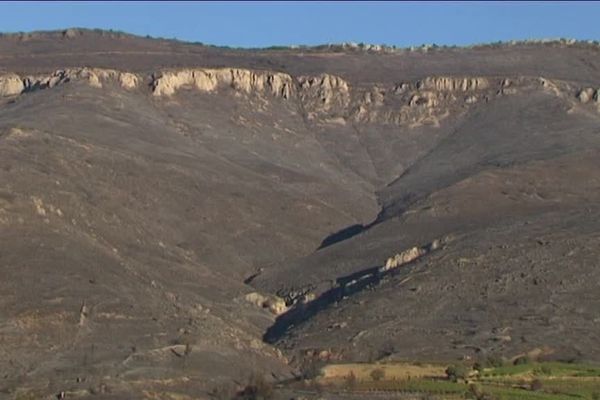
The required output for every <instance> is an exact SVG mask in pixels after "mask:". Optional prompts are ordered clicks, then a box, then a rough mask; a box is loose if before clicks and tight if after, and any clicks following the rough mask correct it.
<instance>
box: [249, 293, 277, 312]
mask: <svg viewBox="0 0 600 400" xmlns="http://www.w3.org/2000/svg"><path fill="white" fill-rule="evenodd" d="M245 300H246V301H247V302H249V303H251V304H254V305H255V306H257V307H260V308H266V309H268V310H269V311H270V312H271V313H272V314H274V315H281V314H283V313H285V312H286V311H287V310H288V307H287V305H286V304H285V300H283V299H282V298H280V297H277V296H274V295H263V294H260V293H258V292H252V293H248V294H247V295H246V296H245Z"/></svg>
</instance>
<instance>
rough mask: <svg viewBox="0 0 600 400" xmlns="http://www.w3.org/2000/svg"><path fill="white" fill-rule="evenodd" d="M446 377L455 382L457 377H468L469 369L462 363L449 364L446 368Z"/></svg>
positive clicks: (464, 378) (463, 378)
mask: <svg viewBox="0 0 600 400" xmlns="http://www.w3.org/2000/svg"><path fill="white" fill-rule="evenodd" d="M446 377H447V378H448V379H449V380H451V381H453V382H457V381H458V380H459V379H462V380H466V379H467V378H468V377H469V369H468V368H467V367H465V366H464V365H460V364H459V365H450V366H449V367H448V368H446Z"/></svg>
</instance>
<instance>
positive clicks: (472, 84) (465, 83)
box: [417, 77, 490, 92]
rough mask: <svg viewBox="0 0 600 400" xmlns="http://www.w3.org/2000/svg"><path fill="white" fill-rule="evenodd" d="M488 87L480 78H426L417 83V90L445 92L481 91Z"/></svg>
mask: <svg viewBox="0 0 600 400" xmlns="http://www.w3.org/2000/svg"><path fill="white" fill-rule="evenodd" d="M489 86H490V83H489V81H488V80H487V79H486V78H481V77H470V78H469V77H467V78H452V77H428V78H425V79H423V80H422V81H419V82H418V83H417V87H418V88H419V89H425V90H437V91H446V92H454V91H460V92H468V91H474V90H483V89H487V88H489Z"/></svg>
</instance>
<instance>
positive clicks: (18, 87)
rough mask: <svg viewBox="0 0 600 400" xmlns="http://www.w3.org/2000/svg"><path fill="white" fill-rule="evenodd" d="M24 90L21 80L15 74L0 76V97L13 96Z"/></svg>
mask: <svg viewBox="0 0 600 400" xmlns="http://www.w3.org/2000/svg"><path fill="white" fill-rule="evenodd" d="M23 89H25V85H24V84H23V80H22V79H21V78H20V77H19V76H18V75H16V74H9V75H4V76H0V96H2V97H5V96H14V95H17V94H20V93H21V92H23Z"/></svg>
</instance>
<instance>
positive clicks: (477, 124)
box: [0, 31, 600, 399]
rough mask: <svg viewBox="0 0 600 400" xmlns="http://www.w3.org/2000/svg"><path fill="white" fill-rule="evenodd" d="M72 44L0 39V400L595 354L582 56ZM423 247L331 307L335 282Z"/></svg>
mask: <svg viewBox="0 0 600 400" xmlns="http://www.w3.org/2000/svg"><path fill="white" fill-rule="evenodd" d="M67 36H68V37H63V35H62V34H55V33H51V34H48V33H46V34H38V35H32V36H30V37H26V38H21V39H19V37H1V38H0V53H1V54H0V71H2V73H0V88H1V91H3V93H4V94H6V96H4V97H3V98H2V100H1V105H0V237H1V241H0V267H1V268H2V280H1V281H0V290H1V293H3V294H5V295H3V296H2V297H0V351H1V352H2V358H1V361H0V369H1V370H2V371H3V372H4V371H7V372H4V373H3V375H2V376H0V394H2V395H8V396H10V397H16V396H17V395H24V394H28V395H30V396H33V397H38V398H44V396H45V397H51V396H53V395H55V394H56V393H57V392H58V391H61V390H65V391H67V393H69V394H70V395H75V394H77V395H80V396H83V397H85V396H92V395H93V394H94V393H96V392H98V391H104V392H110V393H106V396H108V397H112V398H119V396H120V397H121V398H127V399H128V398H132V397H133V398H136V396H137V397H141V396H147V397H152V396H158V397H160V396H163V397H168V396H171V395H173V396H177V395H184V394H187V395H192V396H198V395H199V394H200V395H201V396H202V395H207V393H208V392H209V391H210V390H212V389H213V388H214V387H215V386H216V385H218V384H220V383H222V382H233V383H234V384H235V385H237V386H239V385H241V384H242V382H243V380H244V379H245V378H246V377H247V375H248V373H249V371H251V370H257V371H259V372H261V373H265V374H267V376H270V377H273V378H274V379H279V378H283V377H286V376H289V374H290V372H291V370H292V369H293V368H294V367H295V364H294V363H291V365H290V363H289V361H290V360H289V359H290V358H291V357H295V356H297V355H298V354H302V352H303V350H304V349H307V348H319V349H322V348H327V349H331V350H332V351H333V352H338V353H340V352H341V353H343V354H344V357H345V358H346V359H361V358H363V357H364V356H365V355H366V354H368V353H369V352H372V351H377V350H380V349H388V350H389V349H390V348H393V349H394V353H395V356H396V357H413V358H451V357H455V356H461V355H465V354H470V352H472V349H473V348H474V347H476V348H480V349H481V351H502V352H505V353H506V354H507V355H509V354H513V353H515V352H519V351H523V350H527V349H529V348H531V347H536V346H549V347H551V348H553V349H554V350H555V352H556V353H555V354H557V355H559V356H565V355H572V354H578V352H580V351H582V350H581V348H582V347H583V348H586V346H587V345H588V343H591V341H590V342H586V340H588V339H587V337H586V338H585V339H584V338H583V334H582V332H584V331H586V330H589V329H592V327H593V326H594V325H593V324H595V323H596V322H595V320H594V319H593V318H591V311H590V310H593V309H594V307H596V306H597V305H596V300H595V297H594V296H593V290H594V289H595V282H597V279H595V278H594V277H596V275H597V272H596V271H597V269H596V268H595V264H594V263H593V260H594V257H595V256H596V254H597V253H595V250H594V248H595V247H594V246H595V244H596V241H595V240H596V239H595V238H596V237H597V234H596V233H597V225H596V223H595V221H596V220H597V219H596V218H594V217H595V216H596V212H597V210H596V207H595V204H596V203H597V200H598V199H597V197H598V193H599V192H598V182H597V180H596V177H595V174H594V172H595V171H596V170H597V167H598V165H597V162H596V160H597V159H598V158H597V151H598V148H599V146H600V140H599V139H598V138H599V136H598V125H599V124H598V122H599V115H600V114H598V110H597V108H598V107H597V105H598V92H597V90H596V89H593V88H597V84H595V83H596V82H598V81H599V79H600V76H598V74H599V72H598V71H597V70H596V65H598V62H599V61H598V49H597V47H594V46H590V45H583V44H574V45H567V44H564V43H563V44H558V43H555V44H546V45H533V44H530V45H515V46H501V47H481V48H474V49H437V50H431V51H429V52H419V51H417V52H409V51H403V52H399V53H397V54H380V53H363V52H356V51H346V52H334V51H326V50H285V51H249V50H248V51H238V50H226V49H216V48H210V47H205V46H199V45H190V44H185V43H177V42H170V41H161V40H150V39H143V38H138V37H133V36H123V35H121V36H119V35H116V36H115V35H109V34H106V33H104V34H101V33H98V32H96V33H94V32H87V31H85V32H75V34H74V35H67ZM85 66H87V67H93V68H82V67H85ZM217 66H224V67H226V68H224V69H207V67H217ZM67 67H76V68H74V69H72V70H68V69H67ZM100 67H103V68H108V67H110V68H115V69H117V70H119V71H121V72H125V73H134V74H137V75H128V76H127V77H128V79H130V80H129V81H128V82H129V83H132V84H131V85H128V84H124V83H123V82H121V81H120V79H121V78H123V75H122V73H121V72H119V71H105V70H98V69H94V68H100ZM166 67H169V68H168V69H169V71H165V70H164V69H165V68H166ZM183 67H189V68H183ZM244 68H251V70H247V69H244ZM253 68H256V69H257V70H255V69H253ZM56 69H60V70H61V71H58V72H56V71H55V70H56ZM65 69H67V70H65ZM277 71H279V72H281V71H283V72H287V73H290V74H291V75H285V74H277V73H276V72H277ZM12 73H18V74H20V76H16V75H13V74H12ZM34 73H35V74H38V73H39V74H40V75H43V76H30V75H31V74H34ZM327 74H330V75H327ZM331 74H333V75H331ZM305 75H311V76H305ZM313 75H314V76H313ZM335 75H341V77H338V76H335ZM541 75H543V76H544V78H545V79H542V78H541V77H540V76H541ZM286 85H287V86H286ZM585 87H591V88H592V89H590V90H591V91H590V93H591V94H590V95H589V96H588V97H589V98H588V99H587V101H586V102H582V101H580V100H581V99H582V97H581V96H579V98H578V94H579V93H580V91H581V89H582V88H585ZM586 93H587V92H586ZM348 227H351V228H350V229H347V228H348ZM340 231H341V232H342V233H341V234H338V233H339V232H340ZM356 233H359V234H356ZM353 234H356V235H353ZM435 239H440V240H441V242H440V243H441V246H439V248H437V247H436V246H434V247H436V250H435V251H432V252H430V253H428V254H426V255H424V256H423V257H422V258H420V259H418V260H417V261H416V262H414V263H413V264H407V265H405V266H403V267H400V268H398V269H395V270H393V273H388V274H382V275H375V276H373V277H371V278H373V279H372V281H371V280H368V281H365V282H368V283H376V282H377V281H379V282H380V283H381V285H380V286H373V287H372V290H362V291H361V290H356V289H358V288H362V287H361V285H362V284H361V285H358V286H355V287H354V288H353V289H352V290H349V291H345V292H344V293H343V294H344V295H346V296H348V299H347V300H345V301H340V302H337V300H339V299H338V298H336V297H335V295H337V294H339V291H338V292H336V291H335V289H336V287H339V286H335V284H336V280H337V281H338V282H344V283H345V284H347V283H349V282H351V281H352V280H354V279H355V278H359V277H361V276H362V275H364V274H365V270H368V269H369V268H372V267H379V266H381V265H382V264H383V263H384V262H385V261H386V259H387V258H388V257H391V256H394V254H396V253H399V252H402V251H404V250H406V249H411V248H412V247H413V246H424V247H425V248H427V249H429V248H430V247H431V246H430V247H427V245H428V244H431V243H432V242H433V241H434V240H435ZM319 248H320V249H319ZM317 249H319V250H317ZM557 263H560V267H557ZM370 272H372V271H370ZM370 272H369V273H370ZM588 277H589V278H590V279H587V278H588ZM371 278H369V279H371ZM407 279H408V280H407ZM332 284H333V285H334V292H330V294H331V293H333V294H334V296H330V297H327V296H325V297H317V298H316V300H317V303H310V302H309V303H308V304H307V305H306V309H303V308H301V307H296V308H292V309H291V311H290V312H289V313H287V314H283V315H282V316H279V318H276V316H275V315H273V313H272V311H275V312H276V313H282V312H284V311H285V310H284V306H283V304H282V301H281V300H280V299H277V298H275V297H273V295H275V294H276V293H278V294H280V295H283V296H287V297H288V300H290V301H289V303H290V304H288V305H291V303H292V302H293V301H294V300H299V297H298V298H296V299H294V296H295V295H297V294H298V290H299V289H301V290H302V289H306V288H308V290H309V292H312V293H307V294H309V295H310V294H312V295H315V296H320V295H321V294H323V293H324V292H326V291H327V290H328V289H330V288H331V285H332ZM406 288H408V289H406ZM257 291H258V292H260V293H253V292H257ZM248 295H249V296H248ZM261 296H265V297H266V299H267V300H268V301H266V302H265V301H263V300H264V299H262V297H261ZM261 299H262V300H261ZM515 299H523V301H515ZM548 299H552V304H554V305H553V306H552V307H553V308H548V307H547V305H546V304H547V300H548ZM306 300H310V298H307V299H306ZM331 300H334V301H331ZM263 303H264V304H263ZM263 305H265V306H266V307H262V306H263ZM315 305H316V306H318V307H315ZM269 308H270V310H269ZM315 310H316V311H319V312H318V313H314V312H313V311H315ZM465 310H466V311H465ZM342 320H343V321H342ZM335 322H346V325H345V326H346V328H344V329H345V330H342V331H333V330H332V331H328V329H327V328H328V327H329V326H331V325H332V324H335ZM292 324H293V326H292ZM342 325H343V324H342ZM342 325H339V326H342ZM476 327H480V328H476ZM494 335H495V336H494ZM496 336H497V337H496ZM501 336H502V337H503V338H504V339H502V338H501V339H498V338H499V337H501ZM507 336H510V337H511V340H510V341H508V340H506V337H507ZM521 337H524V338H525V339H524V340H522V339H520V338H521ZM588 337H589V338H590V339H589V340H593V336H588ZM263 338H264V339H267V341H268V342H269V343H265V342H263V341H262V339H263ZM352 338H353V339H352ZM491 339H494V340H495V341H494V342H493V344H490V343H492V342H491V341H490V340H491ZM273 343H275V344H276V345H280V347H281V349H284V350H285V351H286V354H281V352H280V350H279V349H277V347H276V346H273V345H272V344H273ZM498 343H500V344H498ZM390 346H391V347H390ZM589 357H590V358H593V359H597V358H598V355H597V354H596V353H594V352H589ZM19 390H20V391H21V392H20V393H19ZM144 390H145V391H146V393H145V392H144ZM10 397H9V398H10Z"/></svg>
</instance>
